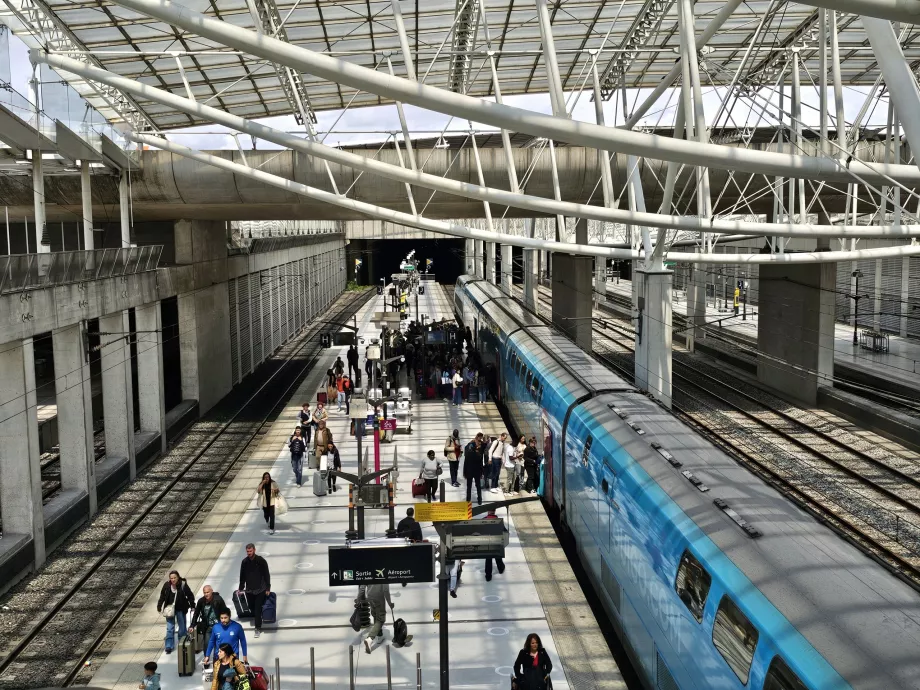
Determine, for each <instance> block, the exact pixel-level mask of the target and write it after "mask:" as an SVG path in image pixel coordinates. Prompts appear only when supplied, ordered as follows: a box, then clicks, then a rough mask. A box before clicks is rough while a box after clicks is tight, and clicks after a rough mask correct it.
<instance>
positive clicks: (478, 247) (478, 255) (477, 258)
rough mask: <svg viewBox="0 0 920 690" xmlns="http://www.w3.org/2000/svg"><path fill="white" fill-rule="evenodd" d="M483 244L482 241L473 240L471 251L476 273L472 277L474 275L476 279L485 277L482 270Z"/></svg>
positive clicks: (483, 258)
mask: <svg viewBox="0 0 920 690" xmlns="http://www.w3.org/2000/svg"><path fill="white" fill-rule="evenodd" d="M483 244H484V243H483V241H482V240H473V251H474V258H473V263H474V264H475V267H476V271H475V273H474V274H473V275H475V276H476V277H477V278H483V277H485V273H484V269H483V261H484V260H485V257H484V256H483V250H484V247H483Z"/></svg>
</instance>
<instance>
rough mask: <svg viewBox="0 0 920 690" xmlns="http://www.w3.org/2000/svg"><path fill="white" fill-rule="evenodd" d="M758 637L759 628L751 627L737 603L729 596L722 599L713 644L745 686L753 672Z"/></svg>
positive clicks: (713, 629)
mask: <svg viewBox="0 0 920 690" xmlns="http://www.w3.org/2000/svg"><path fill="white" fill-rule="evenodd" d="M758 636H759V633H758V632H757V628H755V627H754V626H753V625H751V621H749V620H748V619H747V617H746V616H745V615H744V614H743V613H741V609H739V608H738V607H737V606H736V605H735V602H733V601H732V600H731V599H729V598H728V596H724V597H722V601H720V602H719V610H718V611H716V621H715V623H714V624H713V626H712V643H713V644H714V645H715V647H716V649H717V650H719V654H721V655H722V658H723V659H725V662H726V663H727V664H728V666H729V668H730V669H731V670H732V671H734V672H735V675H736V676H738V680H740V681H741V682H742V683H744V684H747V681H748V674H750V672H751V662H752V661H753V660H754V650H755V649H756V648H757V638H758Z"/></svg>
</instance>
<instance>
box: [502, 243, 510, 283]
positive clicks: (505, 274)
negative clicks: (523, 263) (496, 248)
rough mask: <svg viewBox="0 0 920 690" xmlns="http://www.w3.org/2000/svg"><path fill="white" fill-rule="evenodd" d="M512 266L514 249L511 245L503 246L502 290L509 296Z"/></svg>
mask: <svg viewBox="0 0 920 690" xmlns="http://www.w3.org/2000/svg"><path fill="white" fill-rule="evenodd" d="M511 264H512V247H511V245H510V244H503V245H502V281H501V289H502V290H503V291H504V292H506V293H507V294H508V295H510V294H511V270H512V269H511Z"/></svg>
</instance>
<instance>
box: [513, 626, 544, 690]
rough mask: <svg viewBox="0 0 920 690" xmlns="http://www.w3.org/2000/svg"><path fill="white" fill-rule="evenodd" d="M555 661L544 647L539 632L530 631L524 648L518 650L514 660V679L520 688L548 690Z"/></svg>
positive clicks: (523, 689) (522, 689)
mask: <svg viewBox="0 0 920 690" xmlns="http://www.w3.org/2000/svg"><path fill="white" fill-rule="evenodd" d="M552 670H553V662H552V661H550V658H549V654H547V653H546V650H545V649H543V643H542V642H541V641H540V636H539V635H537V633H530V634H529V635H528V636H527V640H526V641H525V642H524V649H522V650H521V651H520V652H518V655H517V659H515V661H514V680H515V682H516V683H517V687H518V688H519V690H547V687H548V686H549V683H550V680H549V674H550V672H551V671H552Z"/></svg>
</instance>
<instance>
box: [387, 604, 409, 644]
mask: <svg viewBox="0 0 920 690" xmlns="http://www.w3.org/2000/svg"><path fill="white" fill-rule="evenodd" d="M390 613H393V609H392V608H391V609H390ZM393 616H394V618H395V616H396V614H395V613H393ZM408 637H409V627H408V626H407V625H406V621H404V620H403V619H402V618H396V620H395V621H394V622H393V646H394V647H402V646H403V645H404V644H406V639H407V638H408Z"/></svg>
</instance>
